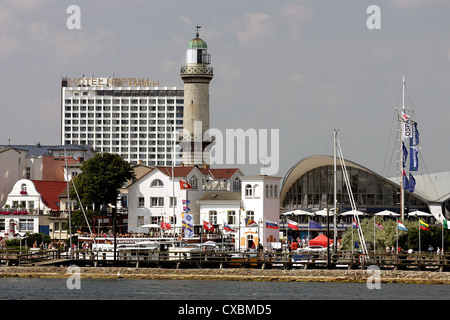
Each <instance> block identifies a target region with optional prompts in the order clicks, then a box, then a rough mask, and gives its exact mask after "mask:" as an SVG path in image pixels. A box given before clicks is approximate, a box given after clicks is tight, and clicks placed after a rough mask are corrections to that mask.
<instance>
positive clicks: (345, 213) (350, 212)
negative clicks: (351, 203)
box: [340, 210, 364, 216]
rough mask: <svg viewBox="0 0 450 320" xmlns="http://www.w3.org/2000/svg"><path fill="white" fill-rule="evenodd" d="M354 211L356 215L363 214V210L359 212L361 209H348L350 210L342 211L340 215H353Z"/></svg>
mask: <svg viewBox="0 0 450 320" xmlns="http://www.w3.org/2000/svg"><path fill="white" fill-rule="evenodd" d="M355 213H356V214H357V215H358V216H363V215H364V212H361V211H358V210H350V211H346V212H342V213H341V214H340V215H341V216H353V215H354V214H355Z"/></svg>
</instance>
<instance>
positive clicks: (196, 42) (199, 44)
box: [188, 33, 208, 49]
mask: <svg viewBox="0 0 450 320" xmlns="http://www.w3.org/2000/svg"><path fill="white" fill-rule="evenodd" d="M207 48H208V46H207V45H206V42H205V41H204V40H202V39H200V38H199V37H198V33H197V34H196V37H195V38H194V39H192V40H191V41H189V43H188V49H207Z"/></svg>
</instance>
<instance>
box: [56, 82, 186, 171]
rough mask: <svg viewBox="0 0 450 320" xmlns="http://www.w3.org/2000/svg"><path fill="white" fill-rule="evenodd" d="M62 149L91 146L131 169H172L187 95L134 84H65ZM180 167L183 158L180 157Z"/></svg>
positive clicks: (153, 84) (153, 85)
mask: <svg viewBox="0 0 450 320" xmlns="http://www.w3.org/2000/svg"><path fill="white" fill-rule="evenodd" d="M61 96H62V98H61V103H62V106H61V143H62V144H66V143H71V144H80V145H92V146H93V147H94V149H95V150H96V151H98V152H109V153H115V154H119V155H120V156H121V157H122V158H123V159H125V160H126V161H128V162H130V163H131V164H138V163H142V164H146V165H150V166H171V165H172V157H173V155H172V153H173V152H172V146H173V141H174V137H173V130H174V129H175V130H176V131H182V129H183V108H184V105H183V104H184V91H183V90H182V89H180V88H177V87H159V82H154V81H150V80H149V79H135V78H93V77H92V78H85V77H83V78H63V79H62V82H61ZM180 161H181V156H180Z"/></svg>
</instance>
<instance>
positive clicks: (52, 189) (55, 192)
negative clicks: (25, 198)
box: [32, 180, 67, 210]
mask: <svg viewBox="0 0 450 320" xmlns="http://www.w3.org/2000/svg"><path fill="white" fill-rule="evenodd" d="M32 182H33V183H34V185H35V187H36V190H37V192H39V193H40V195H41V197H42V200H43V201H44V204H45V205H46V206H47V207H49V208H51V209H53V210H59V206H58V204H59V195H60V194H61V192H63V191H64V189H65V188H66V186H67V182H66V181H41V180H32Z"/></svg>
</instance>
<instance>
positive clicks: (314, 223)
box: [309, 220, 322, 229]
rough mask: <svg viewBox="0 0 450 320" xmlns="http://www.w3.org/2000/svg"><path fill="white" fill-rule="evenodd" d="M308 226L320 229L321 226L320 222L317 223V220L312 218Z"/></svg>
mask: <svg viewBox="0 0 450 320" xmlns="http://www.w3.org/2000/svg"><path fill="white" fill-rule="evenodd" d="M309 227H310V228H311V229H322V227H321V226H320V224H318V223H317V222H314V221H313V220H310V221H309Z"/></svg>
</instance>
